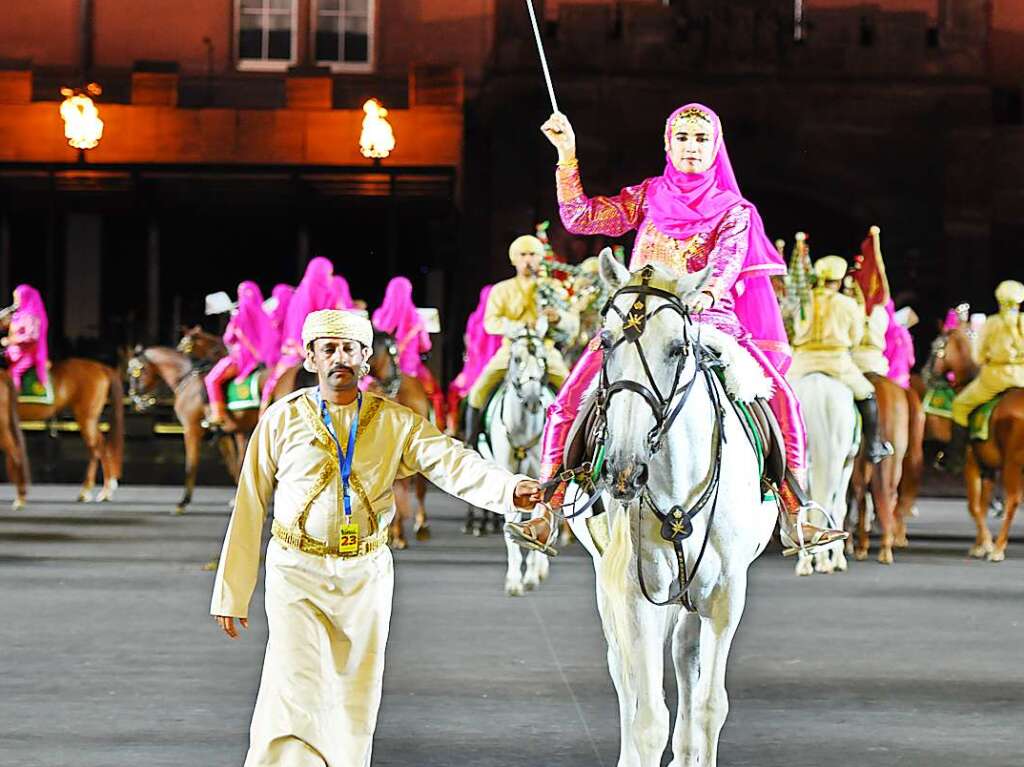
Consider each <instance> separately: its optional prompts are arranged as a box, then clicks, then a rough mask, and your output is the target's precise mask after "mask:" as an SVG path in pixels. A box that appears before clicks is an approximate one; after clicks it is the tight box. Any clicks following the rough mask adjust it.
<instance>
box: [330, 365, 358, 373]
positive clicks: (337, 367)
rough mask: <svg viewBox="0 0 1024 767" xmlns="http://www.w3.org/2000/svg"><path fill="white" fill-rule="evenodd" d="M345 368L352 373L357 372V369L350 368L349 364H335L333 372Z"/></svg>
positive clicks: (338, 371)
mask: <svg viewBox="0 0 1024 767" xmlns="http://www.w3.org/2000/svg"><path fill="white" fill-rule="evenodd" d="M343 370H347V371H348V372H349V373H351V374H352V375H355V374H356V371H355V370H353V369H352V368H350V367H349V366H348V365H335V366H334V367H332V368H331V373H340V372H342V371H343Z"/></svg>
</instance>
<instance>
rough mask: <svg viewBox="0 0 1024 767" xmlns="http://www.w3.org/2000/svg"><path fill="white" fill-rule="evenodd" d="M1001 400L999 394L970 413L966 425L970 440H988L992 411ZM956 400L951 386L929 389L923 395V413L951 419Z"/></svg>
mask: <svg viewBox="0 0 1024 767" xmlns="http://www.w3.org/2000/svg"><path fill="white" fill-rule="evenodd" d="M1002 398H1003V395H1002V394H1000V395H999V396H998V397H994V398H993V399H990V400H989V401H988V402H986V403H985V404H984V405H980V406H979V407H976V408H975V409H974V410H972V411H971V415H970V417H969V418H968V421H967V424H968V427H969V429H970V433H971V439H972V440H977V441H979V442H984V441H985V440H987V439H988V427H989V423H990V422H991V421H992V411H993V410H995V409H996V405H998V404H999V401H1000V400H1001V399H1002ZM954 399H956V392H955V391H953V387H952V386H939V387H937V388H935V389H929V390H928V391H927V392H925V395H924V403H923V404H924V412H926V413H927V414H928V415H937V416H939V417H940V418H950V419H951V418H952V417H953V400H954Z"/></svg>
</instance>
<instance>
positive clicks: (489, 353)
mask: <svg viewBox="0 0 1024 767" xmlns="http://www.w3.org/2000/svg"><path fill="white" fill-rule="evenodd" d="M493 287H494V286H493V285H485V286H484V287H483V289H482V290H481V291H480V302H479V303H478V304H477V306H476V309H474V310H473V313H472V314H471V315H469V319H468V320H466V337H465V340H466V362H465V364H464V365H463V366H462V370H461V371H460V372H459V374H458V375H457V376H456V377H455V380H453V381H452V386H454V387H455V389H456V391H458V392H459V396H461V397H465V396H466V395H467V394H468V393H469V390H470V389H471V388H473V384H475V383H476V379H477V378H479V377H480V373H482V372H483V369H484V367H485V366H486V365H487V363H488V362H490V361H491V357H493V356H494V353H495V352H496V351H498V349H499V348H501V336H493V335H491V334H490V333H488V332H487V331H486V330H484V312H486V311H487V297H488V296H489V295H490V294H491V288H493Z"/></svg>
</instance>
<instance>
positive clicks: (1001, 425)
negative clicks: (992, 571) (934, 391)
mask: <svg viewBox="0 0 1024 767" xmlns="http://www.w3.org/2000/svg"><path fill="white" fill-rule="evenodd" d="M940 338H943V337H940ZM944 338H945V343H944V344H940V345H939V346H938V347H937V349H936V353H935V354H934V360H933V370H934V373H935V374H936V375H940V376H947V374H950V373H952V380H953V382H954V386H956V384H958V383H959V384H960V385H961V386H964V385H966V384H967V383H968V382H969V381H970V380H971V379H972V378H973V376H974V375H976V374H977V371H978V365H977V363H976V362H975V361H974V356H973V354H972V347H971V343H970V339H969V338H968V337H967V334H966V333H964V331H963V330H962V329H960V328H955V329H953V330H950V331H949V332H947V333H946V334H945V336H944ZM997 472H998V473H999V474H1000V476H1001V478H1002V486H1003V508H1004V512H1003V525H1002V529H1001V530H1000V531H999V535H998V537H997V538H996V540H995V542H993V541H992V534H991V533H990V532H989V529H988V524H987V523H986V514H987V512H988V506H989V501H990V500H991V498H992V485H993V478H994V476H995V475H996V473H997ZM1022 472H1024V389H1008V390H1007V391H1006V393H1004V394H1003V395H1002V399H1001V400H1000V401H999V404H998V405H996V407H995V410H993V411H992V416H991V420H990V422H989V438H988V439H987V440H985V441H984V442H971V443H970V447H968V449H967V462H966V464H965V466H964V480H965V482H966V484H967V507H968V510H969V511H970V514H971V517H972V518H973V519H974V524H975V526H976V528H977V534H976V536H975V540H974V545H973V546H972V547H971V549H970V551H969V554H970V556H972V557H975V558H977V559H982V558H987V559H988V560H989V561H990V562H1002V561H1003V560H1004V559H1006V546H1007V544H1008V542H1009V539H1010V526H1011V525H1012V524H1013V517H1014V515H1015V514H1016V513H1017V506H1018V505H1020V502H1021V497H1022V495H1024V483H1022V479H1024V478H1022Z"/></svg>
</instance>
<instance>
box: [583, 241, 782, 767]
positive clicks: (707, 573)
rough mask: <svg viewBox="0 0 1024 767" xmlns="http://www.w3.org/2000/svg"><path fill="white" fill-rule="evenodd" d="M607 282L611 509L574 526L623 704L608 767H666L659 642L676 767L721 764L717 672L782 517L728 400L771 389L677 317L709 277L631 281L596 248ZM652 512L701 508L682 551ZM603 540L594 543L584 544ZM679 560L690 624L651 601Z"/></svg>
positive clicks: (712, 337)
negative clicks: (667, 664)
mask: <svg viewBox="0 0 1024 767" xmlns="http://www.w3.org/2000/svg"><path fill="white" fill-rule="evenodd" d="M601 274H602V277H603V278H604V280H605V281H606V282H607V283H608V286H609V288H610V289H611V291H612V293H614V294H615V295H614V298H613V308H612V309H611V310H610V311H609V313H608V315H607V317H606V319H605V325H604V333H605V334H606V335H605V343H606V350H605V374H606V378H604V380H603V383H602V386H603V393H604V396H605V398H606V399H605V403H606V404H605V406H606V417H607V421H606V423H607V441H606V443H605V451H606V453H605V455H606V460H605V464H604V468H603V472H602V474H603V477H604V479H605V481H607V482H609V483H610V488H609V490H610V492H607V493H606V494H605V497H604V500H605V505H606V507H607V509H608V511H607V512H606V513H605V514H604V515H603V517H602V516H598V517H594V518H592V519H589V520H587V519H584V518H583V517H582V516H581V517H576V518H575V519H573V520H572V522H571V524H572V526H573V532H574V533H575V534H576V536H577V537H578V538H579V540H580V542H581V543H582V544H583V545H584V546H585V547H586V548H587V550H588V551H589V552H590V554H591V555H592V556H593V557H594V567H595V569H596V571H597V576H598V577H597V603H598V610H599V612H600V614H601V624H602V626H603V628H604V633H605V637H606V639H607V641H608V666H609V670H610V672H611V676H612V680H613V682H614V684H615V690H616V692H617V694H618V698H619V718H620V728H621V741H620V750H619V761H618V767H658V765H660V764H661V759H662V754H663V752H664V750H665V746H666V744H667V742H668V737H669V732H670V725H669V711H668V707H667V706H666V703H665V693H664V679H663V677H664V653H665V646H666V644H667V643H669V642H670V643H671V644H670V647H671V657H672V660H673V665H674V666H675V674H676V681H677V688H678V690H679V707H678V713H677V716H676V721H675V727H674V732H673V734H672V753H673V760H672V767H684V765H686V766H687V767H688V766H689V765H698V764H699V765H702V767H709V766H713V765H715V764H716V763H717V752H718V736H719V733H720V732H721V729H722V726H723V724H724V723H725V718H726V714H727V712H728V709H729V704H728V697H727V694H726V689H725V668H726V662H727V660H728V655H729V648H730V646H731V645H732V640H733V636H734V635H735V632H736V627H737V626H738V625H739V621H740V617H741V616H742V614H743V608H744V604H745V601H746V594H747V569H748V567H749V566H750V563H751V562H753V561H754V559H756V558H757V556H758V555H759V554H760V553H761V552H762V551H763V550H764V548H765V546H766V545H767V544H768V541H769V539H770V537H771V534H772V530H773V529H774V527H775V523H776V519H777V514H778V511H777V508H776V506H775V503H774V502H773V501H768V502H764V501H762V497H761V489H760V482H759V474H760V472H759V467H758V459H757V455H756V453H755V452H754V449H753V447H752V446H751V444H750V442H749V441H748V439H747V436H746V433H745V432H744V429H743V425H742V423H741V421H740V417H739V416H738V414H737V413H736V411H735V410H734V409H733V407H732V406H731V405H730V404H729V403H728V402H727V401H726V393H725V391H724V389H728V390H729V392H730V393H734V394H736V395H738V397H739V398H740V399H752V398H753V397H754V396H765V395H767V394H768V393H770V391H771V388H770V384H769V383H768V382H767V380H766V379H765V377H764V375H763V373H762V372H761V371H760V368H758V366H757V363H756V362H755V361H754V360H753V359H752V358H751V357H750V356H749V355H748V354H746V353H745V352H744V351H743V350H742V349H741V348H740V347H739V345H738V344H737V343H736V341H735V340H734V339H732V338H730V337H728V336H726V335H725V334H724V333H721V332H719V331H717V330H715V329H714V328H711V327H709V326H701V325H698V324H696V323H695V322H693V321H691V320H690V319H689V318H688V317H687V315H686V311H685V310H686V307H688V306H690V305H691V302H692V301H693V300H695V298H696V296H697V295H698V293H699V291H700V290H701V288H702V286H703V285H704V284H705V282H706V280H707V277H708V271H707V270H705V271H704V272H701V273H698V274H691V275H687V276H685V277H683V278H681V279H676V278H674V277H671V276H670V275H669V274H668V273H667V272H665V271H662V270H661V269H659V268H653V269H651V270H650V271H649V272H648V273H647V275H646V277H645V276H644V271H643V270H641V271H640V272H638V273H636V274H634V275H630V273H629V272H628V271H627V270H626V269H625V268H624V267H623V266H621V265H620V264H619V263H618V262H617V261H615V259H614V258H612V256H611V252H610V251H609V250H607V249H606V250H605V251H604V252H603V253H602V254H601ZM645 278H646V279H647V280H648V281H647V284H646V285H645V284H644V279H645ZM641 299H642V300H643V308H639V309H638V308H637V304H638V303H639V302H640V300H641ZM636 317H639V318H640V319H639V320H638V319H634V318H636ZM631 326H632V327H631ZM638 327H639V333H637V328H638ZM629 334H632V335H629ZM702 347H711V348H714V349H715V350H716V351H719V352H720V354H721V355H722V357H723V359H724V360H726V361H727V362H729V363H731V364H729V366H728V368H727V370H726V384H725V387H724V389H723V386H722V384H721V383H720V382H719V380H718V378H717V377H716V376H715V375H714V374H713V373H711V374H707V375H706V374H705V371H704V368H703V365H702V363H703V359H704V358H703V357H702V356H701V355H702V351H701V350H702ZM677 408H678V410H677ZM724 467H728V469H727V471H726V470H722V469H723V468H724ZM720 470H722V471H720ZM701 498H704V499H706V502H705V503H704V504H703V505H701V503H700V500H699V499H701ZM652 506H655V507H657V509H659V510H660V512H661V513H662V514H665V515H666V524H667V525H669V526H670V527H671V523H672V522H679V523H683V520H682V518H685V517H686V516H687V515H686V513H685V512H686V511H689V510H692V509H693V508H695V507H699V511H697V512H696V513H695V514H694V515H693V517H692V519H691V520H690V525H692V533H691V534H690V535H689V536H688V537H686V538H685V539H683V540H681V541H680V542H679V549H678V552H677V550H676V548H675V544H674V543H671V542H669V541H667V540H666V539H665V538H664V537H663V535H662V531H663V529H670V528H667V527H665V528H663V524H662V521H661V520H660V518H658V517H657V516H656V515H655V512H654V511H653V509H652ZM677 511H679V512H680V517H677V516H676V514H675V512H677ZM683 524H684V527H685V523H683ZM599 527H604V530H605V533H606V534H605V535H604V536H598V535H596V534H595V533H594V531H595V530H596V529H597V528H599ZM672 529H674V528H672ZM601 537H603V538H604V540H603V541H601V540H599V538H601ZM678 554H681V556H682V559H683V561H684V562H685V565H686V568H687V571H688V576H689V582H688V585H687V587H686V589H685V593H686V595H687V597H688V602H689V605H690V606H691V607H692V609H693V610H694V612H689V611H687V610H686V609H684V608H683V607H681V606H680V604H679V600H672V603H670V604H668V605H665V606H659V605H657V604H655V603H654V602H655V601H662V602H664V601H669V599H668V598H669V597H671V596H672V595H675V596H677V597H678V596H680V594H679V592H680V590H681V580H682V579H681V578H680V571H679V557H678ZM698 563H699V564H698ZM641 571H642V577H643V582H642V583H641V581H640V573H641ZM645 588H646V592H647V593H646V594H645Z"/></svg>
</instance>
